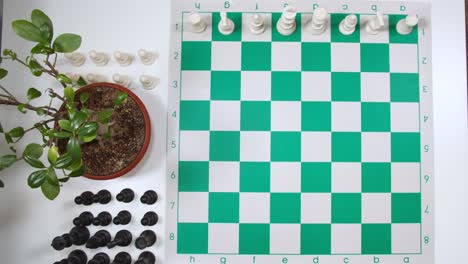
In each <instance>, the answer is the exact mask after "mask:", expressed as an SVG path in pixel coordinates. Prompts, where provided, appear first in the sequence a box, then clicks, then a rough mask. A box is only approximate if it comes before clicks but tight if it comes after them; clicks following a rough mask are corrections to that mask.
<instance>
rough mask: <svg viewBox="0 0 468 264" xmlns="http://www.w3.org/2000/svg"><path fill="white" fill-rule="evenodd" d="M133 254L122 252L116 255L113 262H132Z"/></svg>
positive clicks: (120, 263)
mask: <svg viewBox="0 0 468 264" xmlns="http://www.w3.org/2000/svg"><path fill="white" fill-rule="evenodd" d="M131 263H132V256H130V254H128V253H127V252H120V253H117V255H115V258H114V261H112V263H111V264H131Z"/></svg>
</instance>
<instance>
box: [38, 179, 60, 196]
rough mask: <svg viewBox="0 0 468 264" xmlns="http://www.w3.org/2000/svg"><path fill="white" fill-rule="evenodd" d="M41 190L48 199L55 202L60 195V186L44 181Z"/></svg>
mask: <svg viewBox="0 0 468 264" xmlns="http://www.w3.org/2000/svg"><path fill="white" fill-rule="evenodd" d="M41 190H42V193H43V194H44V196H45V197H47V199H49V200H54V199H55V198H57V196H58V195H59V193H60V186H59V185H58V184H57V185H54V184H50V183H49V182H48V181H44V183H43V184H42V185H41Z"/></svg>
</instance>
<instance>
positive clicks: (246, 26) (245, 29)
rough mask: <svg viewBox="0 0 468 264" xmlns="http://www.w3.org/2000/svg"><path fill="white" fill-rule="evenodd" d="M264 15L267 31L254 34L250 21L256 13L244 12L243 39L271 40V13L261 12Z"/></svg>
mask: <svg viewBox="0 0 468 264" xmlns="http://www.w3.org/2000/svg"><path fill="white" fill-rule="evenodd" d="M259 14H260V15H261V16H263V19H264V22H263V23H264V25H265V32H263V33H261V34H254V33H252V32H251V31H250V27H249V25H250V22H251V21H252V16H253V15H254V14H250V13H243V14H242V41H268V42H269V41H271V29H272V26H271V13H259Z"/></svg>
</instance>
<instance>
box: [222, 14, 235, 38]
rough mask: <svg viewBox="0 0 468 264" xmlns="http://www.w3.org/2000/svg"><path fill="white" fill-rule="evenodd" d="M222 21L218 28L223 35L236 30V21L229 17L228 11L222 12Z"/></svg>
mask: <svg viewBox="0 0 468 264" xmlns="http://www.w3.org/2000/svg"><path fill="white" fill-rule="evenodd" d="M220 15H221V21H219V24H218V30H219V32H220V33H221V34H223V35H229V34H231V33H232V32H234V29H235V25H234V22H233V21H232V20H231V19H229V18H228V17H227V13H226V12H221V13H220Z"/></svg>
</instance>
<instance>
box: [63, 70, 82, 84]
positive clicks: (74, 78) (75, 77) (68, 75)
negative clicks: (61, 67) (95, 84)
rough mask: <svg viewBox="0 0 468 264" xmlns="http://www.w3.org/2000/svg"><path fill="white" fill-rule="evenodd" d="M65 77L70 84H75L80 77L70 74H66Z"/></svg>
mask: <svg viewBox="0 0 468 264" xmlns="http://www.w3.org/2000/svg"><path fill="white" fill-rule="evenodd" d="M65 75H66V76H67V77H68V78H70V80H72V82H74V83H76V82H77V81H78V79H80V77H81V76H80V75H79V74H76V73H72V72H67V73H65Z"/></svg>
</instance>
